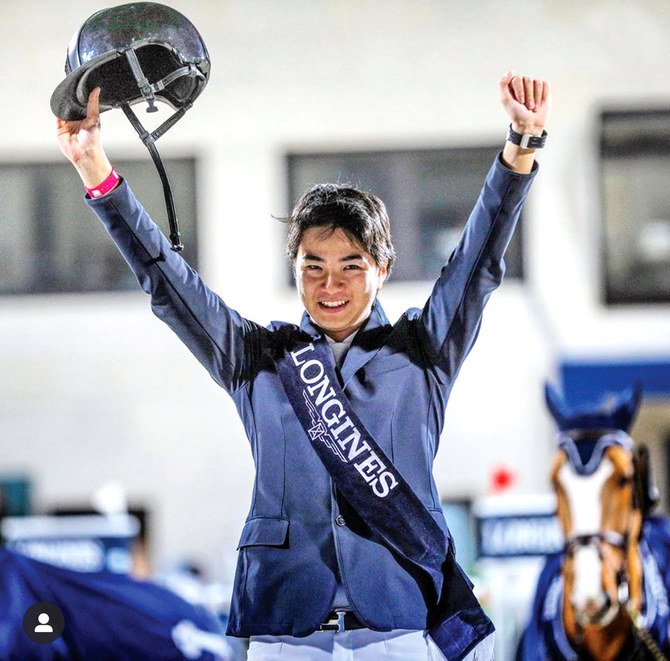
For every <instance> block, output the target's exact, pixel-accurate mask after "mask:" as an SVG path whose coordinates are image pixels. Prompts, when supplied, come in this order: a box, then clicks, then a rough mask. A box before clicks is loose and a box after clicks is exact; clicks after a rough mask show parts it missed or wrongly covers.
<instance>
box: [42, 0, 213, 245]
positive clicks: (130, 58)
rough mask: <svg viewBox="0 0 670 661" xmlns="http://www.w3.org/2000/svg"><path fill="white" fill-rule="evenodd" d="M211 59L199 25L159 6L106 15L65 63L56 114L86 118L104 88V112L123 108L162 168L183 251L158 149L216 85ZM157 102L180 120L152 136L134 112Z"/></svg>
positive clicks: (80, 34)
mask: <svg viewBox="0 0 670 661" xmlns="http://www.w3.org/2000/svg"><path fill="white" fill-rule="evenodd" d="M209 72H210V59H209V53H208V52H207V48H206V47H205V43H204V41H203V40H202V37H201V36H200V34H199V32H198V31H197V30H196V28H195V27H194V25H193V24H192V23H191V22H190V21H189V20H188V19H187V18H186V17H185V16H183V15H182V14H180V13H179V12H178V11H176V10H174V9H172V8H171V7H166V6H165V5H161V4H158V3H155V2H132V3H130V4H126V5H119V6H117V7H110V8H109V9H102V10H101V11H98V12H96V13H95V14H93V15H92V16H90V17H89V18H87V19H86V20H85V21H84V23H83V24H82V26H81V27H80V28H79V29H78V30H77V32H76V33H75V34H74V35H73V37H72V40H71V41H70V44H69V46H68V49H67V56H66V59H65V73H66V78H65V80H63V81H62V82H61V83H60V85H58V87H57V88H56V89H55V90H54V92H53V94H52V96H51V110H52V111H53V113H54V115H56V116H57V117H60V118H61V119H64V120H81V119H84V118H85V117H86V106H87V103H88V97H89V94H90V93H91V91H92V90H93V89H95V88H96V87H100V88H101V91H100V111H101V112H104V111H106V110H110V109H111V108H121V109H122V110H123V111H124V113H125V114H126V116H127V117H128V119H129V121H130V123H131V124H132V125H133V127H134V128H135V130H136V131H137V133H138V134H139V136H140V138H141V139H142V141H143V142H144V144H145V145H146V147H147V149H148V150H149V153H150V154H151V157H152V158H153V160H154V163H155V164H156V167H157V169H158V172H159V174H160V176H161V181H162V183H163V191H164V193H165V201H166V206H167V210H168V217H169V219H170V229H171V233H170V239H171V241H172V245H173V249H174V250H181V248H182V245H181V239H180V237H179V230H178V227H177V219H176V214H175V211H174V202H173V200H172V193H171V190H170V185H169V181H168V179H167V174H166V173H165V168H164V166H163V163H162V162H161V160H160V156H159V154H158V150H157V149H156V145H155V144H154V142H155V141H156V140H157V139H158V138H159V137H160V136H161V135H163V134H164V133H165V132H166V131H167V130H168V129H169V128H170V127H172V126H173V125H174V124H175V123H176V122H177V120H179V119H180V118H181V117H182V116H183V115H184V113H185V112H186V111H187V110H188V109H189V108H190V107H191V105H192V104H193V102H194V101H195V99H196V98H197V97H198V96H199V95H200V93H201V92H202V90H203V89H204V88H205V85H206V84H207V81H208V79H209ZM143 100H144V101H146V102H147V104H148V106H147V112H153V111H155V110H157V108H156V107H155V105H154V103H155V101H157V100H160V101H164V102H165V103H167V104H169V105H170V106H171V107H172V108H173V109H174V110H176V111H177V112H175V113H174V114H173V115H172V116H171V117H170V118H169V119H168V120H166V121H165V122H164V123H163V124H162V125H161V126H159V127H158V128H157V129H156V130H155V131H153V132H152V133H149V132H148V131H146V129H145V128H144V127H143V126H142V124H141V123H140V121H139V120H138V119H137V117H136V116H135V113H134V112H133V111H132V110H131V108H130V106H131V105H133V104H136V103H139V102H141V101H143Z"/></svg>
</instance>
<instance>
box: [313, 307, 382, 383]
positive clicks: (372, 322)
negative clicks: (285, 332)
mask: <svg viewBox="0 0 670 661" xmlns="http://www.w3.org/2000/svg"><path fill="white" fill-rule="evenodd" d="M388 326H390V323H389V320H388V319H387V317H386V314H385V313H384V310H383V308H382V306H381V304H380V303H379V301H378V300H375V302H374V304H373V306H372V311H371V312H370V316H369V317H368V319H367V321H366V322H365V323H364V324H363V325H362V326H361V327H360V328H359V330H358V332H357V333H356V336H355V337H354V341H353V342H352V343H351V347H349V351H347V354H346V356H345V357H344V362H343V363H342V367H341V369H340V375H341V377H342V387H343V388H345V387H346V385H347V383H348V382H349V381H350V380H351V378H352V377H353V376H354V374H356V372H358V370H360V369H361V367H364V366H365V365H366V363H368V362H369V361H370V360H371V359H372V358H373V356H375V355H376V354H377V353H378V352H379V350H380V349H381V348H382V346H383V342H381V341H380V337H381V336H382V335H384V336H385V335H387V334H388V329H387V328H386V327H388ZM300 328H301V329H302V330H303V331H305V332H306V333H309V334H310V335H311V336H312V339H313V340H314V341H315V342H318V341H323V342H325V341H326V339H325V337H324V335H323V332H322V331H321V329H320V328H318V326H315V325H314V324H313V323H312V320H311V318H310V316H309V315H308V314H307V312H304V313H303V315H302V320H301V322H300Z"/></svg>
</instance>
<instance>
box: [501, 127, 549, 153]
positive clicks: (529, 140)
mask: <svg viewBox="0 0 670 661" xmlns="http://www.w3.org/2000/svg"><path fill="white" fill-rule="evenodd" d="M507 139H508V140H509V141H510V142H511V143H512V144H513V145H519V147H521V149H542V147H544V143H545V142H546V141H547V132H546V131H544V130H543V131H542V135H531V134H530V133H517V132H516V131H515V130H514V129H513V128H512V125H511V124H510V125H509V130H508V131H507Z"/></svg>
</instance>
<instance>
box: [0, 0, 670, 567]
mask: <svg viewBox="0 0 670 661" xmlns="http://www.w3.org/2000/svg"><path fill="white" fill-rule="evenodd" d="M108 4H110V3H104V2H94V1H89V2H86V3H81V2H63V1H61V0H38V1H36V2H33V3H25V2H24V1H22V0H3V2H2V3H0V63H1V64H0V66H1V67H2V75H1V76H0V98H1V99H3V103H2V104H0V119H1V123H0V127H2V130H1V131H0V154H1V157H2V158H3V159H9V160H14V159H33V158H34V159H40V160H43V159H52V160H57V159H60V158H61V156H60V153H59V151H58V148H57V146H56V142H55V139H54V118H53V117H52V116H51V114H50V110H49V97H50V95H51V92H52V89H53V88H54V87H55V85H56V84H57V83H58V82H59V81H60V80H61V79H62V77H63V73H62V64H63V61H64V56H65V48H66V45H67V43H68V41H69V39H70V37H71V35H72V33H73V32H74V30H75V29H76V28H77V27H78V25H79V24H80V23H81V22H82V21H83V19H84V18H86V17H87V16H88V15H90V14H91V13H93V12H94V11H95V10H97V9H99V8H102V7H104V6H108ZM170 4H171V5H172V6H174V7H175V8H177V9H179V10H181V11H183V12H184V13H185V14H186V15H187V16H188V17H189V18H190V19H191V20H192V21H193V23H194V24H195V25H196V26H197V27H198V28H199V29H200V31H201V32H202V34H203V37H204V39H205V41H206V43H207V46H208V48H209V51H210V54H211V57H212V61H213V71H212V77H211V81H210V83H209V85H208V87H207V89H206V90H205V92H204V94H203V95H202V97H201V98H200V99H199V100H198V101H197V103H196V105H195V107H194V108H193V109H192V110H191V111H190V112H189V113H188V115H187V117H186V118H185V119H183V120H182V121H181V122H180V124H178V125H177V127H175V128H174V129H173V130H172V131H171V132H170V133H168V134H167V136H166V137H164V138H163V139H162V141H161V143H162V144H161V151H162V153H163V154H165V155H167V156H170V155H178V154H182V153H185V154H192V153H195V154H196V155H197V156H198V157H199V158H200V159H201V164H202V167H201V171H202V173H203V177H202V181H201V182H200V194H201V200H200V202H201V217H200V232H201V237H200V239H201V240H200V245H201V246H202V256H201V264H202V268H201V271H202V273H203V275H204V276H205V278H206V279H207V280H208V282H209V283H210V285H211V286H212V287H213V288H214V289H216V290H217V291H218V292H219V293H221V294H222V296H223V297H224V299H225V300H226V301H227V302H228V303H229V304H231V305H232V306H234V307H236V308H237V309H239V310H240V311H241V312H242V313H243V314H245V315H246V316H248V317H250V318H253V319H255V320H257V321H264V322H265V321H268V320H270V319H276V318H284V319H297V318H298V315H299V313H300V307H299V305H298V302H297V301H296V300H295V299H294V297H295V294H294V293H293V292H291V291H287V290H286V288H285V287H284V284H283V283H284V279H283V277H282V276H283V271H282V268H283V265H282V253H281V251H280V250H278V249H277V245H278V243H279V242H280V241H281V230H280V228H279V226H278V224H277V223H276V222H275V221H273V220H272V218H271V216H270V214H275V215H277V214H281V213H285V212H286V211H287V209H285V179H284V178H285V171H284V161H283V156H284V154H285V153H286V151H287V150H289V149H328V148H335V149H346V148H355V149H365V148H403V147H421V146H427V147H435V146H449V145H462V144H469V143H472V144H481V143H489V142H490V141H491V140H496V139H499V140H500V143H501V145H502V142H503V139H504V134H505V130H506V119H505V115H504V113H503V112H502V110H501V109H500V108H499V104H498V98H497V97H498V91H497V80H498V78H499V77H500V75H501V74H502V73H503V72H504V71H505V69H506V68H507V67H512V68H514V69H515V70H517V71H520V72H527V73H530V74H532V75H541V76H544V77H546V78H548V79H549V80H551V81H552V83H553V86H554V112H553V117H552V121H551V125H550V127H549V131H550V136H549V141H548V146H547V149H546V153H542V154H541V156H540V157H539V160H540V161H541V168H542V171H541V173H540V176H539V178H538V179H537V181H536V184H535V186H534V190H533V193H532V196H531V198H530V200H529V202H528V205H527V211H528V213H527V223H528V227H527V231H528V234H527V247H528V266H529V269H528V270H529V279H528V281H527V282H526V283H524V284H517V283H511V282H510V283H506V284H504V285H503V287H502V289H501V291H500V292H498V294H497V295H496V296H495V297H494V298H493V299H492V301H491V304H490V306H489V308H488V309H487V312H486V315H485V321H484V326H483V329H482V332H481V335H480V339H479V341H478V344H477V346H476V348H475V350H474V351H473V353H472V355H471V356H470V358H469V359H468V361H467V363H466V365H465V367H464V369H463V372H462V375H461V378H460V381H459V383H458V385H457V386H456V388H455V389H454V392H453V397H452V400H451V403H450V408H449V411H448V415H447V425H446V432H445V435H444V439H443V445H442V447H441V450H440V453H439V455H438V460H437V464H436V476H437V481H438V485H439V487H440V489H441V490H442V492H443V493H444V495H445V496H447V495H448V496H453V495H474V494H479V493H482V492H485V491H486V489H487V484H488V477H489V473H490V470H491V469H492V467H494V466H496V465H498V464H505V465H507V466H510V467H513V468H514V469H515V470H516V471H517V472H518V474H519V484H518V488H519V490H521V491H538V490H544V489H546V486H545V484H546V482H545V474H546V470H547V460H548V456H549V454H550V452H551V436H552V427H551V424H550V422H549V421H548V419H547V416H546V414H545V412H544V408H543V403H542V395H541V384H542V381H543V380H544V378H545V377H546V376H547V375H550V374H551V372H552V369H553V365H554V362H555V360H556V359H557V357H559V356H564V355H594V354H596V355H609V356H626V355H629V354H631V353H632V354H635V355H636V356H645V355H653V356H667V355H668V354H669V353H670V314H668V312H669V309H668V306H657V307H654V308H650V309H642V308H640V309H631V308H626V309H625V310H611V309H606V308H604V307H603V306H602V305H601V304H600V303H599V299H598V287H599V283H598V277H599V276H598V273H599V270H598V261H597V260H598V222H599V221H598V218H599V216H598V214H599V207H598V199H599V198H598V190H597V180H596V171H595V166H596V163H595V135H594V132H593V126H594V117H595V113H596V112H597V110H598V108H599V107H600V106H601V105H602V104H603V103H606V102H612V101H617V102H625V103H626V104H627V105H638V104H639V105H644V104H645V103H648V102H661V103H668V102H669V101H670V90H669V89H668V77H667V71H668V66H667V65H668V64H669V62H668V60H669V56H670V5H668V3H666V2H664V1H663V0H659V1H656V2H653V1H651V0H647V1H646V2H636V3H629V2H617V1H615V0H612V1H610V2H602V1H601V2H597V1H594V2H589V3H583V2H579V1H578V0H561V1H560V2H558V1H550V0H544V1H541V0H536V1H534V2H513V1H511V0H497V1H496V2H493V1H484V0H479V1H475V2H464V1H458V2H455V1H454V2H442V1H433V2H412V1H410V0H406V1H401V0H367V1H363V2H360V1H354V0H337V1H336V2H333V1H332V0H330V1H325V0H323V1H321V0H319V1H307V0H290V1H289V0H282V1H277V0H245V1H242V0H229V1H222V0H220V1H214V0H210V1H206V0H189V1H188V2H187V1H186V0H172V2H171V3H170ZM103 127H104V129H103V130H104V136H105V142H106V145H107V147H108V151H109V153H110V156H111V157H112V160H113V159H114V157H117V158H120V157H121V156H130V155H133V156H137V155H139V156H142V157H146V158H147V163H148V165H147V167H152V166H151V165H150V164H149V161H148V157H147V156H146V153H145V152H144V148H143V147H142V145H141V144H140V143H139V140H138V139H137V137H136V136H135V134H134V132H133V131H132V129H131V128H130V126H129V125H128V124H127V123H126V120H125V118H124V117H123V116H122V113H118V112H112V113H107V114H106V115H104V116H103ZM445 185H448V182H445ZM138 193H139V195H140V197H141V191H138ZM79 194H80V191H77V190H74V191H73V195H79ZM91 222H96V221H95V220H94V219H92V221H91ZM0 236H1V235H0ZM1 262H2V256H1V253H0V264H1ZM429 288H430V283H419V284H416V285H407V284H399V283H393V282H391V283H389V284H388V285H387V286H386V288H385V290H384V292H383V294H382V300H383V302H384V305H385V308H386V309H387V312H388V313H389V315H390V316H391V317H392V318H395V317H397V316H398V315H399V314H400V312H401V311H402V310H403V309H405V308H406V307H408V306H409V305H420V304H421V303H422V301H423V300H424V299H425V297H426V296H427V294H428V291H429ZM0 309H1V314H0V365H1V366H2V367H1V369H2V376H1V377H0V472H3V473H7V472H12V471H19V470H23V471H27V472H29V473H31V474H32V475H33V476H34V478H35V481H36V489H37V491H36V496H37V504H38V506H43V505H47V504H51V503H54V502H56V501H64V500H68V501H71V500H73V499H84V498H87V497H88V495H89V494H90V493H91V492H92V491H93V490H94V489H96V488H97V487H99V486H100V485H101V484H103V483H105V482H107V481H109V480H111V479H118V480H120V481H122V482H123V484H124V485H125V486H126V488H127V489H128V491H129V494H130V496H131V499H133V500H146V501H148V502H149V503H150V504H151V505H152V506H153V507H154V512H155V517H154V523H155V524H156V528H155V530H154V532H155V539H154V546H153V549H154V559H155V561H156V564H157V566H159V567H160V566H162V565H164V564H165V563H167V562H170V561H172V560H174V559H176V558H177V557H179V556H181V555H182V554H187V555H189V556H192V557H194V558H196V559H200V560H202V561H204V562H205V563H206V565H207V566H208V568H209V569H210V571H211V572H212V573H213V574H214V575H215V576H218V577H221V578H224V579H229V578H230V577H231V575H232V566H233V562H234V548H235V546H236V541H237V536H238V534H239V530H240V528H241V524H242V522H243V520H244V517H245V514H246V510H247V507H248V503H249V494H250V489H251V483H252V478H253V467H252V462H251V459H250V455H249V452H248V450H247V447H246V440H245V438H244V434H243V432H242V429H241V425H240V423H239V422H238V421H237V418H236V416H235V412H234V408H233V406H232V404H231V402H230V401H229V400H228V399H227V397H226V395H225V394H224V393H223V392H222V391H220V390H219V389H218V387H217V386H216V385H215V384H214V382H212V381H211V380H210V379H209V378H208V376H207V375H206V373H205V372H204V371H203V370H202V368H200V366H199V365H198V364H197V363H196V362H195V361H194V360H193V359H192V358H191V356H190V355H189V354H188V352H186V351H185V350H184V349H183V348H182V347H181V346H180V344H179V342H178V341H177V340H176V339H175V338H174V337H173V336H172V335H171V334H170V332H169V331H168V330H167V329H166V328H164V327H163V326H162V325H161V324H160V323H159V322H158V321H157V320H155V319H154V317H153V315H152V314H151V313H150V311H149V307H148V300H147V299H146V297H145V296H144V295H143V294H141V293H128V294H114V295H111V294H110V295H95V296H89V295H80V296H49V297H43V296H31V297H24V298H3V299H0Z"/></svg>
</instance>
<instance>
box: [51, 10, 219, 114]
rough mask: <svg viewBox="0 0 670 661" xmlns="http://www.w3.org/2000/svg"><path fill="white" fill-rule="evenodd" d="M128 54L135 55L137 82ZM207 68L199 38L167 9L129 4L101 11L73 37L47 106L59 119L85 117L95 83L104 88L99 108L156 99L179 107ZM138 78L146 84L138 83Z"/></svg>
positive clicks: (190, 99)
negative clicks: (60, 79)
mask: <svg viewBox="0 0 670 661" xmlns="http://www.w3.org/2000/svg"><path fill="white" fill-rule="evenodd" d="M129 52H130V53H134V54H135V56H136V57H137V61H138V63H139V66H140V69H141V71H140V72H139V73H140V76H141V77H140V81H138V80H137V77H136V75H135V72H134V71H133V62H132V60H131V58H132V55H131V57H129V56H128V55H129ZM209 70H210V61H209V54H208V53H207V48H206V47H205V43H204V42H203V40H202V37H201V36H200V34H199V33H198V31H197V30H196V29H195V27H194V25H193V24H192V23H191V22H190V21H189V20H188V19H187V18H186V17H185V16H183V15H182V14H180V13H179V12H178V11H176V10H174V9H172V8H171V7H166V6H165V5H159V4H157V3H155V2H132V3H130V4H127V5H120V6H118V7H110V8H109V9H102V10H101V11H98V12H96V13H95V14H93V15H92V16H90V17H89V18H87V19H86V20H85V21H84V23H83V24H82V26H81V27H80V28H79V29H78V30H77V32H76V33H75V34H74V36H73V37H72V40H71V41H70V45H69V46H68V49H67V56H66V59H65V73H66V74H67V77H66V78H65V80H63V82H61V84H60V85H58V87H57V88H56V89H55V91H54V93H53V95H52V97H51V110H52V111H53V113H54V114H55V115H56V116H57V117H60V118H61V119H65V120H77V119H84V117H86V104H87V102H88V95H89V94H90V93H91V91H92V90H93V89H94V88H95V87H101V88H102V89H101V95H100V110H101V111H105V110H110V109H111V108H118V107H120V106H121V104H123V103H129V104H134V103H138V102H140V101H142V100H143V99H147V101H149V100H150V99H153V98H154V97H158V98H159V99H161V100H162V101H165V102H166V103H168V104H169V105H170V106H172V107H173V108H174V109H175V110H179V109H180V108H183V107H184V106H185V105H188V104H191V103H193V101H195V99H196V98H197V97H198V95H199V94H200V92H202V90H203V89H204V87H205V85H206V84H207V80H208V78H209ZM142 77H143V78H145V79H146V83H143V85H142V87H140V83H141V82H142ZM150 103H151V106H153V103H152V102H150Z"/></svg>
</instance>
